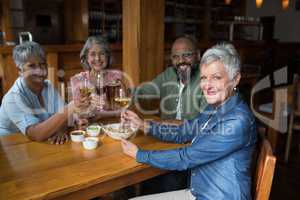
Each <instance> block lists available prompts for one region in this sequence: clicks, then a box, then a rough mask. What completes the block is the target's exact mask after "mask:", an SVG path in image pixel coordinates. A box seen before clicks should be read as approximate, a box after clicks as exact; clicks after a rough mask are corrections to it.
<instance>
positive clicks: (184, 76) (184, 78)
mask: <svg viewBox="0 0 300 200" xmlns="http://www.w3.org/2000/svg"><path fill="white" fill-rule="evenodd" d="M191 71H192V70H191V67H188V68H187V69H185V70H180V68H177V75H178V79H179V81H180V82H182V83H183V84H186V83H188V82H189V81H190V79H191Z"/></svg>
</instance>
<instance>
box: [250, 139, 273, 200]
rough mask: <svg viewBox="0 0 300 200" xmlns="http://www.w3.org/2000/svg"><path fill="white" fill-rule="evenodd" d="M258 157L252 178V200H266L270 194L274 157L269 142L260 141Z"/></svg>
mask: <svg viewBox="0 0 300 200" xmlns="http://www.w3.org/2000/svg"><path fill="white" fill-rule="evenodd" d="M258 153H259V156H258V160H257V164H256V172H255V177H254V182H253V183H254V185H253V186H254V188H253V189H254V191H253V193H254V194H253V197H254V198H253V199H254V200H268V199H269V196H270V192H271V186H272V180H273V174H274V169H275V163H276V157H275V156H273V152H272V148H271V145H270V142H269V141H268V140H266V139H264V140H263V141H262V144H261V147H260V150H259V152H258Z"/></svg>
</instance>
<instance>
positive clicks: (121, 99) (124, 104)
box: [115, 97, 131, 107]
mask: <svg viewBox="0 0 300 200" xmlns="http://www.w3.org/2000/svg"><path fill="white" fill-rule="evenodd" d="M130 100H131V98H130V97H116V98H115V102H116V103H117V104H118V105H119V106H121V107H127V106H128V105H129V102H130Z"/></svg>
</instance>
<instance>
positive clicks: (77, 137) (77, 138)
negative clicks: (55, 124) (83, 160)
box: [70, 130, 85, 142]
mask: <svg viewBox="0 0 300 200" xmlns="http://www.w3.org/2000/svg"><path fill="white" fill-rule="evenodd" d="M84 134H85V131H82V130H75V131H72V132H71V133H70V135H71V140H72V141H73V142H82V141H83V140H84Z"/></svg>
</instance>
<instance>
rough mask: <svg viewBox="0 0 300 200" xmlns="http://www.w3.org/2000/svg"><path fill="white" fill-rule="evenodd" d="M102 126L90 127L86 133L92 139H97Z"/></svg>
mask: <svg viewBox="0 0 300 200" xmlns="http://www.w3.org/2000/svg"><path fill="white" fill-rule="evenodd" d="M100 131H101V126H99V125H90V126H88V127H87V128H86V133H87V134H88V135H89V136H91V137H97V136H98V135H99V134H100Z"/></svg>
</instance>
